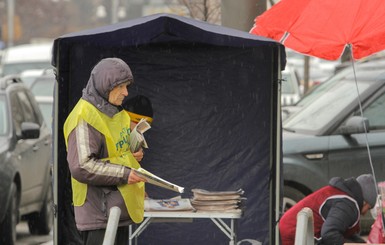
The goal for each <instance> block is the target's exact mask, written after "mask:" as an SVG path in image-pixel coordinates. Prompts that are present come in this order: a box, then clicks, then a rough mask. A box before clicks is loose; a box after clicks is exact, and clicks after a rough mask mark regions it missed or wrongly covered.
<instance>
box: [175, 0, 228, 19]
mask: <svg viewBox="0 0 385 245" xmlns="http://www.w3.org/2000/svg"><path fill="white" fill-rule="evenodd" d="M178 3H179V4H180V5H182V6H185V7H186V8H187V11H188V14H189V17H191V18H193V19H197V20H203V21H207V22H209V23H214V24H220V23H221V1H220V0H178Z"/></svg>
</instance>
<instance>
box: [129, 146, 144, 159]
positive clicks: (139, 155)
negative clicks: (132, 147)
mask: <svg viewBox="0 0 385 245" xmlns="http://www.w3.org/2000/svg"><path fill="white" fill-rule="evenodd" d="M132 155H133V156H134V157H135V159H136V161H138V162H140V161H142V159H143V156H144V151H143V149H142V148H140V150H139V151H137V152H134V153H132Z"/></svg>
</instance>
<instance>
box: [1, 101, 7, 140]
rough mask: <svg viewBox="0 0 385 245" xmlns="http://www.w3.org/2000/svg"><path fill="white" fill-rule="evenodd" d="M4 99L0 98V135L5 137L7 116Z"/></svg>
mask: <svg viewBox="0 0 385 245" xmlns="http://www.w3.org/2000/svg"><path fill="white" fill-rule="evenodd" d="M5 103H6V102H5V97H4V96H0V135H5V134H6V133H7V131H8V120H7V119H8V116H7V107H6V104H5Z"/></svg>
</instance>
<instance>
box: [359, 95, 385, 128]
mask: <svg viewBox="0 0 385 245" xmlns="http://www.w3.org/2000/svg"><path fill="white" fill-rule="evenodd" d="M384 108H385V93H383V94H382V95H381V96H380V97H378V98H377V99H376V100H374V101H373V102H372V103H371V104H370V105H369V106H368V107H366V108H365V109H364V111H363V112H364V117H366V118H368V119H369V127H370V128H369V129H370V130H376V129H385V115H384Z"/></svg>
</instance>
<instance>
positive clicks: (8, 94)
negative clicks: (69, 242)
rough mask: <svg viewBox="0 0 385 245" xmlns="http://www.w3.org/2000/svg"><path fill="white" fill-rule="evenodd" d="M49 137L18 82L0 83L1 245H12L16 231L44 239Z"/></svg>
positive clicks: (47, 218) (48, 221) (47, 213)
mask: <svg viewBox="0 0 385 245" xmlns="http://www.w3.org/2000/svg"><path fill="white" fill-rule="evenodd" d="M51 141H52V140H51V131H50V129H49V128H48V127H47V125H46V123H45V122H44V119H43V116H42V114H41V112H40V109H39V106H38V104H37V102H36V100H35V98H34V96H33V94H32V93H31V92H30V91H29V89H28V88H27V87H26V86H25V85H24V84H23V82H22V81H21V80H20V78H19V77H18V76H13V75H11V76H5V77H3V78H0V189H1V191H0V207H1V208H0V244H15V241H16V225H17V223H18V222H19V221H20V220H22V219H23V220H27V221H28V226H29V231H30V233H31V234H44V235H46V234H49V233H50V231H51V227H52V221H53V215H52V209H51V202H52V186H51V182H52V181H51V171H50V169H51V168H50V161H51Z"/></svg>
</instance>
